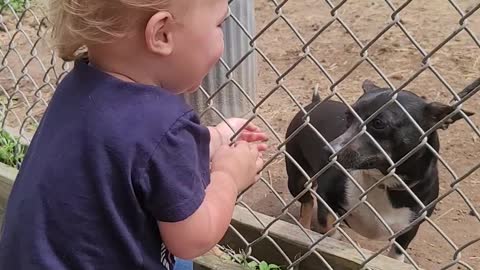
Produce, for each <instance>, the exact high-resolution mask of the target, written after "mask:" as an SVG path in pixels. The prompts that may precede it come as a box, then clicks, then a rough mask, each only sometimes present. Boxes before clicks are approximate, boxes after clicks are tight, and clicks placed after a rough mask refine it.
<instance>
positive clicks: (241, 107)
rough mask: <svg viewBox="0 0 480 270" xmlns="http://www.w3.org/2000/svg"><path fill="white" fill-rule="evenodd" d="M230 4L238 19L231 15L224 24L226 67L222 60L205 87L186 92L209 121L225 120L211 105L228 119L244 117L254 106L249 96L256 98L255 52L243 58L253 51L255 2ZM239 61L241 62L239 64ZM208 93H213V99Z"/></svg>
mask: <svg viewBox="0 0 480 270" xmlns="http://www.w3.org/2000/svg"><path fill="white" fill-rule="evenodd" d="M229 5H230V11H231V15H232V16H234V17H235V18H236V20H238V22H236V21H235V20H234V19H232V16H231V17H230V18H228V19H227V20H226V21H225V23H224V25H223V30H224V39H225V51H224V53H223V55H222V59H223V61H224V63H225V64H226V66H225V64H223V63H222V62H219V63H218V64H217V65H216V66H215V67H214V69H213V70H212V71H211V72H210V73H209V74H208V76H207V77H206V78H205V80H204V81H203V83H202V88H203V89H200V90H198V91H197V92H195V93H193V94H189V95H186V100H187V102H188V103H190V104H191V105H192V106H193V107H194V108H195V110H196V111H197V112H198V113H200V114H202V121H203V122H204V123H205V124H216V123H218V122H220V121H221V118H220V117H219V116H218V114H217V113H216V112H215V111H214V110H211V109H210V108H215V109H216V110H217V111H218V112H220V113H221V114H222V115H223V116H224V117H227V118H228V117H241V116H244V115H245V114H247V113H248V112H249V111H250V110H251V108H252V105H251V104H250V103H249V102H248V98H247V97H246V96H245V95H248V96H249V98H251V99H252V100H255V83H256V78H255V74H256V70H255V67H256V63H255V54H254V53H252V54H250V55H248V57H247V58H246V59H244V60H243V61H242V57H244V56H245V55H247V53H248V52H249V51H250V50H251V46H250V38H249V35H251V33H254V32H255V15H254V1H253V0H236V1H232V2H231V3H230V4H229ZM239 23H240V25H239ZM242 28H244V29H242ZM244 31H247V33H250V34H249V35H248V34H247V33H245V32H244ZM239 62H241V63H240V64H239V65H238V66H236V65H237V63H239ZM220 88H221V90H220V91H218V90H219V89H220ZM217 91H218V93H217ZM207 95H208V96H212V95H213V97H212V98H211V100H210V102H208V101H209V100H208V96H207Z"/></svg>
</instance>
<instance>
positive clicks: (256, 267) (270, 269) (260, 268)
mask: <svg viewBox="0 0 480 270" xmlns="http://www.w3.org/2000/svg"><path fill="white" fill-rule="evenodd" d="M247 267H248V269H252V270H276V269H280V266H278V265H276V264H272V263H271V264H268V263H267V262H265V261H261V262H260V263H257V262H256V261H251V262H249V263H247Z"/></svg>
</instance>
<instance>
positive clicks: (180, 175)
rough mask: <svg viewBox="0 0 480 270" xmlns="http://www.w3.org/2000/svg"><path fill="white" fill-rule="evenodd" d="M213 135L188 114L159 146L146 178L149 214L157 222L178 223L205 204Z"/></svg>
mask: <svg viewBox="0 0 480 270" xmlns="http://www.w3.org/2000/svg"><path fill="white" fill-rule="evenodd" d="M209 144H210V133H209V131H208V128H206V127H204V126H202V125H201V124H200V123H199V120H198V117H197V116H196V114H195V113H194V112H190V113H187V114H185V115H184V116H183V117H181V118H179V119H178V120H177V121H176V122H175V124H174V125H173V126H172V127H171V128H170V129H169V130H168V131H167V132H166V133H165V135H164V136H163V137H162V139H161V141H160V142H159V144H158V145H157V147H156V149H155V151H154V153H153V154H152V156H151V158H150V160H149V162H148V163H147V167H146V171H145V177H144V181H145V182H144V183H143V185H144V194H143V195H144V198H145V204H146V205H145V206H146V208H147V209H148V211H150V212H151V214H152V215H153V216H154V217H155V218H156V220H158V221H163V222H178V221H182V220H184V219H186V218H188V217H189V216H190V215H192V214H193V213H194V212H195V211H196V210H197V209H198V207H199V206H200V205H201V203H202V202H203V199H204V197H205V189H206V187H207V185H208V184H209V183H210V158H209V156H210V153H209Z"/></svg>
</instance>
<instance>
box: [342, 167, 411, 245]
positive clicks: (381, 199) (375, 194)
mask: <svg viewBox="0 0 480 270" xmlns="http://www.w3.org/2000/svg"><path fill="white" fill-rule="evenodd" d="M350 174H351V175H352V176H353V178H355V179H356V180H357V182H358V184H359V185H360V186H362V188H363V189H364V190H366V189H368V188H369V187H370V186H372V185H373V184H374V183H375V182H377V181H378V180H379V179H381V177H383V175H382V174H381V173H380V172H379V171H377V170H358V171H352V172H350ZM394 181H395V180H394V179H387V180H386V181H384V182H383V184H385V185H387V186H388V185H389V184H392V183H395V182H394ZM345 191H346V201H347V203H346V205H345V206H344V208H345V210H346V211H348V210H349V209H351V208H353V207H354V206H355V205H357V203H358V202H359V201H360V200H359V197H360V195H361V194H362V192H361V190H360V189H358V188H357V186H356V185H355V184H354V183H353V182H352V181H351V180H347V183H346V187H345ZM366 201H367V202H369V203H370V204H371V205H372V206H373V208H374V209H375V210H376V211H377V212H378V214H379V215H380V216H381V217H383V220H384V221H385V223H386V224H388V226H389V227H390V228H391V229H392V230H393V231H394V232H397V231H400V230H402V229H404V228H405V227H407V226H408V225H409V223H410V221H411V220H412V219H413V217H414V212H412V211H411V210H410V209H409V208H406V207H404V208H393V206H392V203H391V202H390V200H389V198H388V194H387V191H386V190H384V189H381V188H375V189H373V190H372V191H370V192H369V193H368V195H367V199H366ZM346 221H347V222H348V225H349V226H350V227H351V228H352V229H353V230H354V231H356V232H357V233H358V234H360V235H363V236H364V237H367V238H370V239H378V240H386V239H387V238H388V237H389V236H390V233H389V231H388V229H387V228H385V226H384V225H383V223H382V222H381V220H380V219H379V218H378V217H377V215H375V213H374V212H373V211H372V210H371V209H370V207H368V205H366V204H365V203H362V204H361V205H360V206H358V207H357V208H356V209H355V210H354V211H353V212H352V213H351V214H350V215H349V217H347V218H346Z"/></svg>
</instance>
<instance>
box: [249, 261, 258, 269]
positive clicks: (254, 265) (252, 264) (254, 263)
mask: <svg viewBox="0 0 480 270" xmlns="http://www.w3.org/2000/svg"><path fill="white" fill-rule="evenodd" d="M247 266H248V268H250V269H257V266H258V263H257V262H256V261H251V262H249V263H248V264H247Z"/></svg>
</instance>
